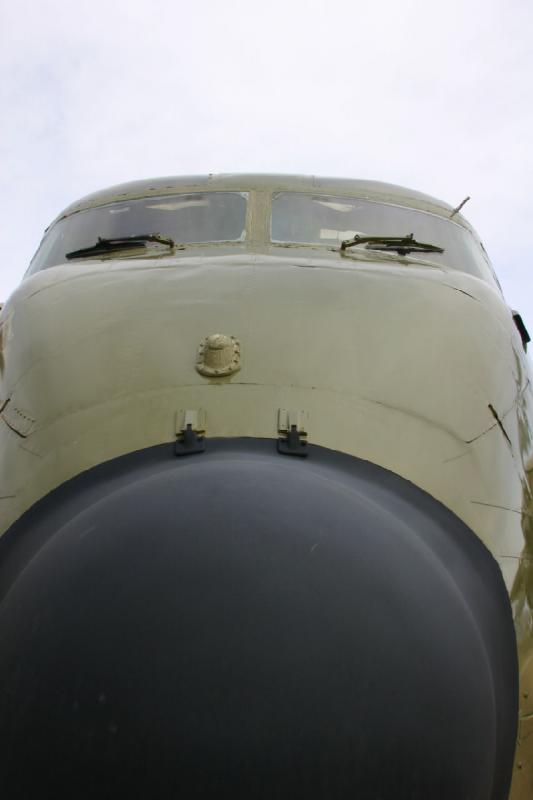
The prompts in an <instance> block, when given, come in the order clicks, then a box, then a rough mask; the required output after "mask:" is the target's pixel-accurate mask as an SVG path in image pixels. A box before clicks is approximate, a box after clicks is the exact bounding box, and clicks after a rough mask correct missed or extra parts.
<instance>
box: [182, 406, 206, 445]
mask: <svg viewBox="0 0 533 800" xmlns="http://www.w3.org/2000/svg"><path fill="white" fill-rule="evenodd" d="M205 421H206V414H205V411H204V410H203V409H201V408H199V409H187V410H183V409H182V410H181V411H180V412H179V414H177V415H176V434H177V437H178V439H177V441H176V450H175V453H176V455H177V456H191V455H194V453H203V452H204V450H205Z"/></svg>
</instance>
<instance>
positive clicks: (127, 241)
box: [65, 233, 176, 259]
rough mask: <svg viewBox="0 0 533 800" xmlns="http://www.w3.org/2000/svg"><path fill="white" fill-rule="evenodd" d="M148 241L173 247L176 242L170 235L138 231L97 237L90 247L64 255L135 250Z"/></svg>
mask: <svg viewBox="0 0 533 800" xmlns="http://www.w3.org/2000/svg"><path fill="white" fill-rule="evenodd" d="M148 242H158V243H159V244H165V245H167V247H169V248H171V249H174V247H176V243H175V242H174V239H171V238H170V236H162V235H161V234H160V233H139V234H137V235H136V236H118V237H117V238H116V239H104V238H102V237H101V236H99V237H98V241H97V242H96V244H93V245H90V247H82V248H81V249H80V250H73V251H72V252H71V253H66V254H65V257H66V258H68V259H71V258H83V257H84V256H99V255H105V254H106V253H112V252H113V251H114V250H135V249H136V248H138V247H139V245H146V244H148Z"/></svg>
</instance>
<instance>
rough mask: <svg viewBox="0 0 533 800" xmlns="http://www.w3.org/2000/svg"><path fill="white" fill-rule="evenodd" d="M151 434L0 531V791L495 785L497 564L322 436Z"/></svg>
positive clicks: (506, 654) (505, 768)
mask: <svg viewBox="0 0 533 800" xmlns="http://www.w3.org/2000/svg"><path fill="white" fill-rule="evenodd" d="M310 450H311V452H310V457H309V458H308V459H297V458H290V457H287V456H280V455H278V454H277V453H275V452H274V448H273V445H272V443H270V442H265V441H262V442H259V441H256V442H254V441H252V440H236V441H233V442H222V441H220V442H218V443H217V442H210V443H209V448H208V450H207V451H206V453H204V454H202V455H197V456H193V457H190V458H185V459H176V458H173V457H172V456H171V455H170V447H169V448H166V447H158V448H152V449H151V450H150V451H146V452H145V453H142V454H133V455H132V456H127V457H124V458H122V459H118V460H117V461H115V462H110V463H109V464H106V465H103V466H102V467H98V468H96V470H93V471H92V472H90V473H85V474H84V475H83V476H80V477H79V478H76V479H74V480H73V481H71V482H70V483H69V484H67V485H65V486H64V487H61V488H60V489H59V490H57V491H56V492H54V493H52V495H49V496H48V497H47V498H45V500H43V501H41V503H40V504H38V505H37V506H36V507H34V508H33V509H32V510H30V512H28V514H26V515H25V517H23V518H22V519H21V520H20V521H19V522H18V523H16V524H15V526H13V528H12V529H11V530H10V531H9V532H8V534H6V536H5V537H4V540H2V541H1V542H0V592H1V597H2V599H1V602H0V687H1V690H0V738H1V740H2V743H3V744H2V751H3V754H2V762H3V763H2V769H1V770H0V790H2V796H3V797H6V798H17V797H20V798H25V800H31V799H32V798H37V797H39V798H48V797H50V798H51V797H54V798H63V797H69V798H95V797H113V798H116V797H147V798H178V797H184V798H187V799H188V800H189V799H192V798H202V799H203V798H215V797H216V798H221V797H223V796H224V797H232V798H234V799H237V800H240V798H243V799H244V798H246V799H247V800H250V799H251V798H252V799H253V800H257V799H258V798H259V799H261V800H262V799H263V798H265V800H266V798H268V799H269V800H273V799H274V798H276V799H281V800H285V798H287V800H289V798H290V800H298V799H299V798H306V800H314V799H315V798H321V799H322V798H323V799H324V800H326V798H327V800H334V799H335V800H336V799H337V798H338V799H339V800H340V798H343V799H344V798H352V797H353V798H364V799H365V800H366V798H372V799H373V800H374V799H375V798H382V800H403V799H404V798H405V800H407V798H410V799H412V798H415V799H420V800H428V798H431V799H432V800H458V798H467V797H471V798H476V800H500V798H501V800H503V798H504V797H506V796H507V794H506V793H507V791H508V787H509V781H510V774H511V766H512V758H513V752H514V744H515V737H516V716H517V678H516V674H517V665H516V643H515V638H514V632H513V625H512V619H511V612H510V608H509V601H508V597H507V593H506V590H505V586H504V584H503V580H502V578H501V574H500V572H499V569H498V566H497V564H496V562H495V561H494V560H493V558H492V556H491V555H490V553H489V551H488V550H487V549H486V548H485V547H484V546H483V544H482V543H481V542H480V540H479V539H478V538H477V537H476V536H475V535H474V534H473V533H472V532H471V531H470V530H469V529H468V528H467V527H466V526H465V525H464V524H463V523H462V522H461V521H460V520H459V519H458V518H456V517H455V516H454V515H453V514H451V512H449V511H448V510H447V509H445V508H444V507H443V506H442V505H440V504H439V503H438V502H437V501H435V500H433V499H432V498H431V497H429V496H428V495H426V494H425V493H424V492H422V491H421V490H419V489H417V488H416V487H415V486H413V485H412V484H410V483H408V482H406V481H404V480H403V479H401V478H400V477H398V476H396V475H393V474H392V473H390V472H387V471H386V470H383V469H381V468H379V467H377V466H375V465H372V464H369V463H367V462H362V461H359V460H358V459H355V458H352V457H349V456H344V455H341V454H338V453H331V452H329V451H326V450H324V449H322V448H318V447H311V448H310Z"/></svg>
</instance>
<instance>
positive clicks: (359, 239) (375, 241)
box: [341, 233, 444, 256]
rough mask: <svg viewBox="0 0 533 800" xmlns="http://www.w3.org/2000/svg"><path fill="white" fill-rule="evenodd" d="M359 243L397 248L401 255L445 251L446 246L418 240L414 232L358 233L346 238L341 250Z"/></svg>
mask: <svg viewBox="0 0 533 800" xmlns="http://www.w3.org/2000/svg"><path fill="white" fill-rule="evenodd" d="M357 244H366V248H367V250H396V252H397V253H399V254H400V255H401V256H405V255H407V254H408V253H412V252H417V253H444V248H443V247H437V245H436V244H427V243H426V242H417V241H416V239H415V238H414V235H413V234H412V233H410V234H409V235H408V236H359V234H357V235H356V236H354V237H353V239H345V240H344V241H343V242H341V250H346V249H347V248H348V247H355V245H357Z"/></svg>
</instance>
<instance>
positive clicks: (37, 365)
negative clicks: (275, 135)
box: [0, 176, 533, 800]
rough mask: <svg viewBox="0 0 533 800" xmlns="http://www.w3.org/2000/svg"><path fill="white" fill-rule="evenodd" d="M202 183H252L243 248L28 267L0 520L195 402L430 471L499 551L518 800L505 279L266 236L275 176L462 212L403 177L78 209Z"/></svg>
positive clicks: (526, 623)
mask: <svg viewBox="0 0 533 800" xmlns="http://www.w3.org/2000/svg"><path fill="white" fill-rule="evenodd" d="M207 186H209V188H210V189H220V190H223V189H226V190H227V189H240V190H243V191H248V192H250V198H251V202H250V211H249V214H248V233H247V241H246V242H244V243H242V244H239V245H231V246H226V245H211V246H208V247H206V246H202V247H192V248H187V249H186V250H184V251H179V252H176V253H175V254H174V255H173V256H163V257H159V258H157V259H153V258H133V259H132V258H130V259H125V258H117V259H113V260H109V259H107V260H104V259H100V260H99V259H94V260H84V261H77V262H74V263H70V264H66V265H61V266H58V267H54V268H50V269H47V270H44V271H43V272H39V273H37V274H35V275H32V276H31V277H29V278H27V279H26V280H24V281H23V282H22V284H21V286H20V287H19V289H18V290H17V291H16V292H15V293H14V295H13V296H12V297H11V298H10V300H9V302H8V303H7V304H6V305H5V307H4V308H3V310H2V312H1V315H0V326H1V328H0V330H1V344H2V349H1V356H0V371H1V381H0V408H1V423H0V487H1V489H0V531H2V532H3V531H5V530H6V529H7V528H8V527H9V525H10V524H11V523H12V522H13V521H14V520H16V519H17V518H18V517H19V516H20V515H21V514H22V513H23V512H24V511H25V510H26V509H28V508H29V507H30V506H31V505H32V504H33V503H34V502H36V501H37V500H38V499H39V498H41V497H43V496H44V495H45V494H47V493H48V492H49V491H50V490H51V489H53V488H55V487H57V486H58V485H60V484H61V483H62V482H64V481H66V480H68V479H69V478H71V477H73V476H75V475H77V474H79V473H80V472H82V471H84V470H87V469H89V468H90V467H92V466H94V465H96V464H99V463H101V462H103V461H106V460H109V459H111V458H115V457H117V456H119V455H121V454H125V453H128V452H132V451H135V450H138V449H142V448H146V447H150V446H152V445H156V444H160V443H164V442H170V441H172V440H173V439H174V438H175V435H176V415H177V414H179V412H180V410H182V409H202V410H203V412H205V419H206V423H205V424H206V436H207V437H208V438H209V437H241V436H253V437H264V438H270V439H275V438H277V435H278V410H279V409H280V408H283V409H302V410H304V411H305V412H306V415H307V416H306V419H307V420H308V422H307V426H308V430H307V433H308V439H309V441H310V442H312V443H314V444H318V445H322V446H324V447H328V448H331V449H334V450H339V451H342V452H346V453H349V454H353V455H355V456H358V457H359V458H363V459H366V460H369V461H372V462H374V463H376V464H379V465H380V466H383V467H385V468H387V469H389V470H392V471H393V472H395V473H397V474H399V475H401V476H403V477H404V478H407V479H408V480H410V481H412V482H413V483H415V484H417V485H418V486H420V487H421V488H423V489H424V490H425V491H427V492H428V493H429V494H431V495H432V496H433V497H435V498H437V499H438V500H440V501H441V502H442V503H444V504H445V505H446V506H448V507H449V508H450V509H451V510H452V511H454V512H455V514H457V515H458V516H459V517H460V518H461V519H463V520H464V521H465V522H466V523H467V524H468V525H469V526H470V527H471V528H472V530H474V531H475V532H476V534H477V535H478V536H479V537H480V539H481V540H482V541H483V542H484V543H485V545H486V546H487V547H488V548H489V549H490V550H491V552H492V553H493V555H494V557H495V558H496V559H497V561H498V563H499V564H500V566H501V569H502V572H503V575H504V578H505V581H506V584H507V587H508V590H509V592H510V596H511V601H512V605H513V610H514V618H515V627H516V633H517V641H518V647H519V657H520V668H521V700H520V716H521V719H520V728H519V731H520V732H519V742H518V748H517V758H516V769H515V776H514V781H513V788H512V792H511V798H512V800H526V798H530V797H531V796H533V612H532V609H533V389H532V384H531V370H530V366H529V362H528V359H527V358H526V357H525V354H524V351H523V347H522V342H521V339H520V336H519V334H518V332H517V330H516V327H515V325H514V323H513V320H512V315H511V312H510V310H509V309H508V307H507V306H506V304H505V302H504V300H503V298H502V296H501V294H500V292H499V290H498V288H497V287H496V286H495V285H494V286H493V285H490V284H488V283H486V282H484V281H482V280H480V279H479V278H476V277H474V276H471V275H469V274H466V273H463V272H460V271H455V270H452V269H449V268H445V267H440V266H439V267H437V266H435V265H431V264H430V262H427V263H421V262H418V263H417V261H416V259H409V258H407V259H406V258H399V257H395V256H391V255H389V254H386V255H385V254H380V253H376V252H373V253H372V254H371V255H369V254H368V253H367V252H364V251H363V252H361V253H360V252H354V251H351V252H350V254H349V256H346V257H343V256H341V255H340V253H338V252H334V251H333V250H332V249H330V250H328V249H325V248H320V247H291V248H283V247H274V246H272V245H270V244H269V243H268V229H269V202H270V193H271V192H272V191H276V190H279V189H292V190H295V191H309V192H312V191H314V192H316V191H318V190H320V191H328V192H330V193H337V194H351V195H355V196H361V197H365V198H367V199H376V200H380V201H388V202H394V203H398V204H401V205H404V206H407V207H412V208H417V209H421V210H428V211H431V212H432V213H435V214H440V215H441V216H449V213H450V212H451V207H449V206H446V205H445V204H441V203H439V201H436V200H433V199H432V198H426V197H425V196H424V195H420V194H418V193H414V192H409V191H408V190H400V189H399V188H398V187H391V186H388V185H384V184H376V183H372V182H355V181H332V180H330V181H327V180H325V179H320V180H319V179H304V178H299V179H287V178H281V177H280V176H264V177H261V178H259V177H256V178H254V177H253V176H252V177H250V176H249V177H247V178H239V177H238V176H226V177H224V176H220V177H218V178H214V177H209V178H202V179H191V178H187V179H171V180H169V179H165V180H164V181H159V182H140V183H137V184H129V185H127V186H125V187H117V188H115V189H113V190H109V191H108V192H107V193H105V192H104V193H99V194H98V195H94V196H92V197H91V198H88V199H86V200H84V201H81V202H80V203H78V204H76V205H74V206H72V207H71V208H70V209H67V212H65V213H66V214H70V213H76V212H77V211H79V210H81V209H83V208H87V207H91V206H94V205H98V204H101V203H108V202H111V201H112V200H123V199H125V198H129V197H142V196H146V194H149V193H151V192H154V193H157V194H158V195H161V194H164V193H165V192H168V193H179V192H183V191H186V192H191V191H202V190H203V191H205V189H206V188H207ZM61 216H64V215H61ZM454 221H460V224H462V225H464V226H465V227H467V228H468V227H469V226H468V224H467V223H466V222H465V221H464V220H463V218H462V217H460V215H456V217H454ZM213 334H223V335H225V336H228V337H231V336H233V337H235V338H236V339H238V341H239V342H240V354H239V356H240V361H239V366H240V369H239V370H238V371H235V372H233V373H232V374H230V375H228V376H224V377H210V376H204V375H201V374H199V372H198V370H197V368H196V367H197V358H198V350H199V347H200V345H201V344H202V342H204V340H205V339H206V337H209V336H211V335H213Z"/></svg>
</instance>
